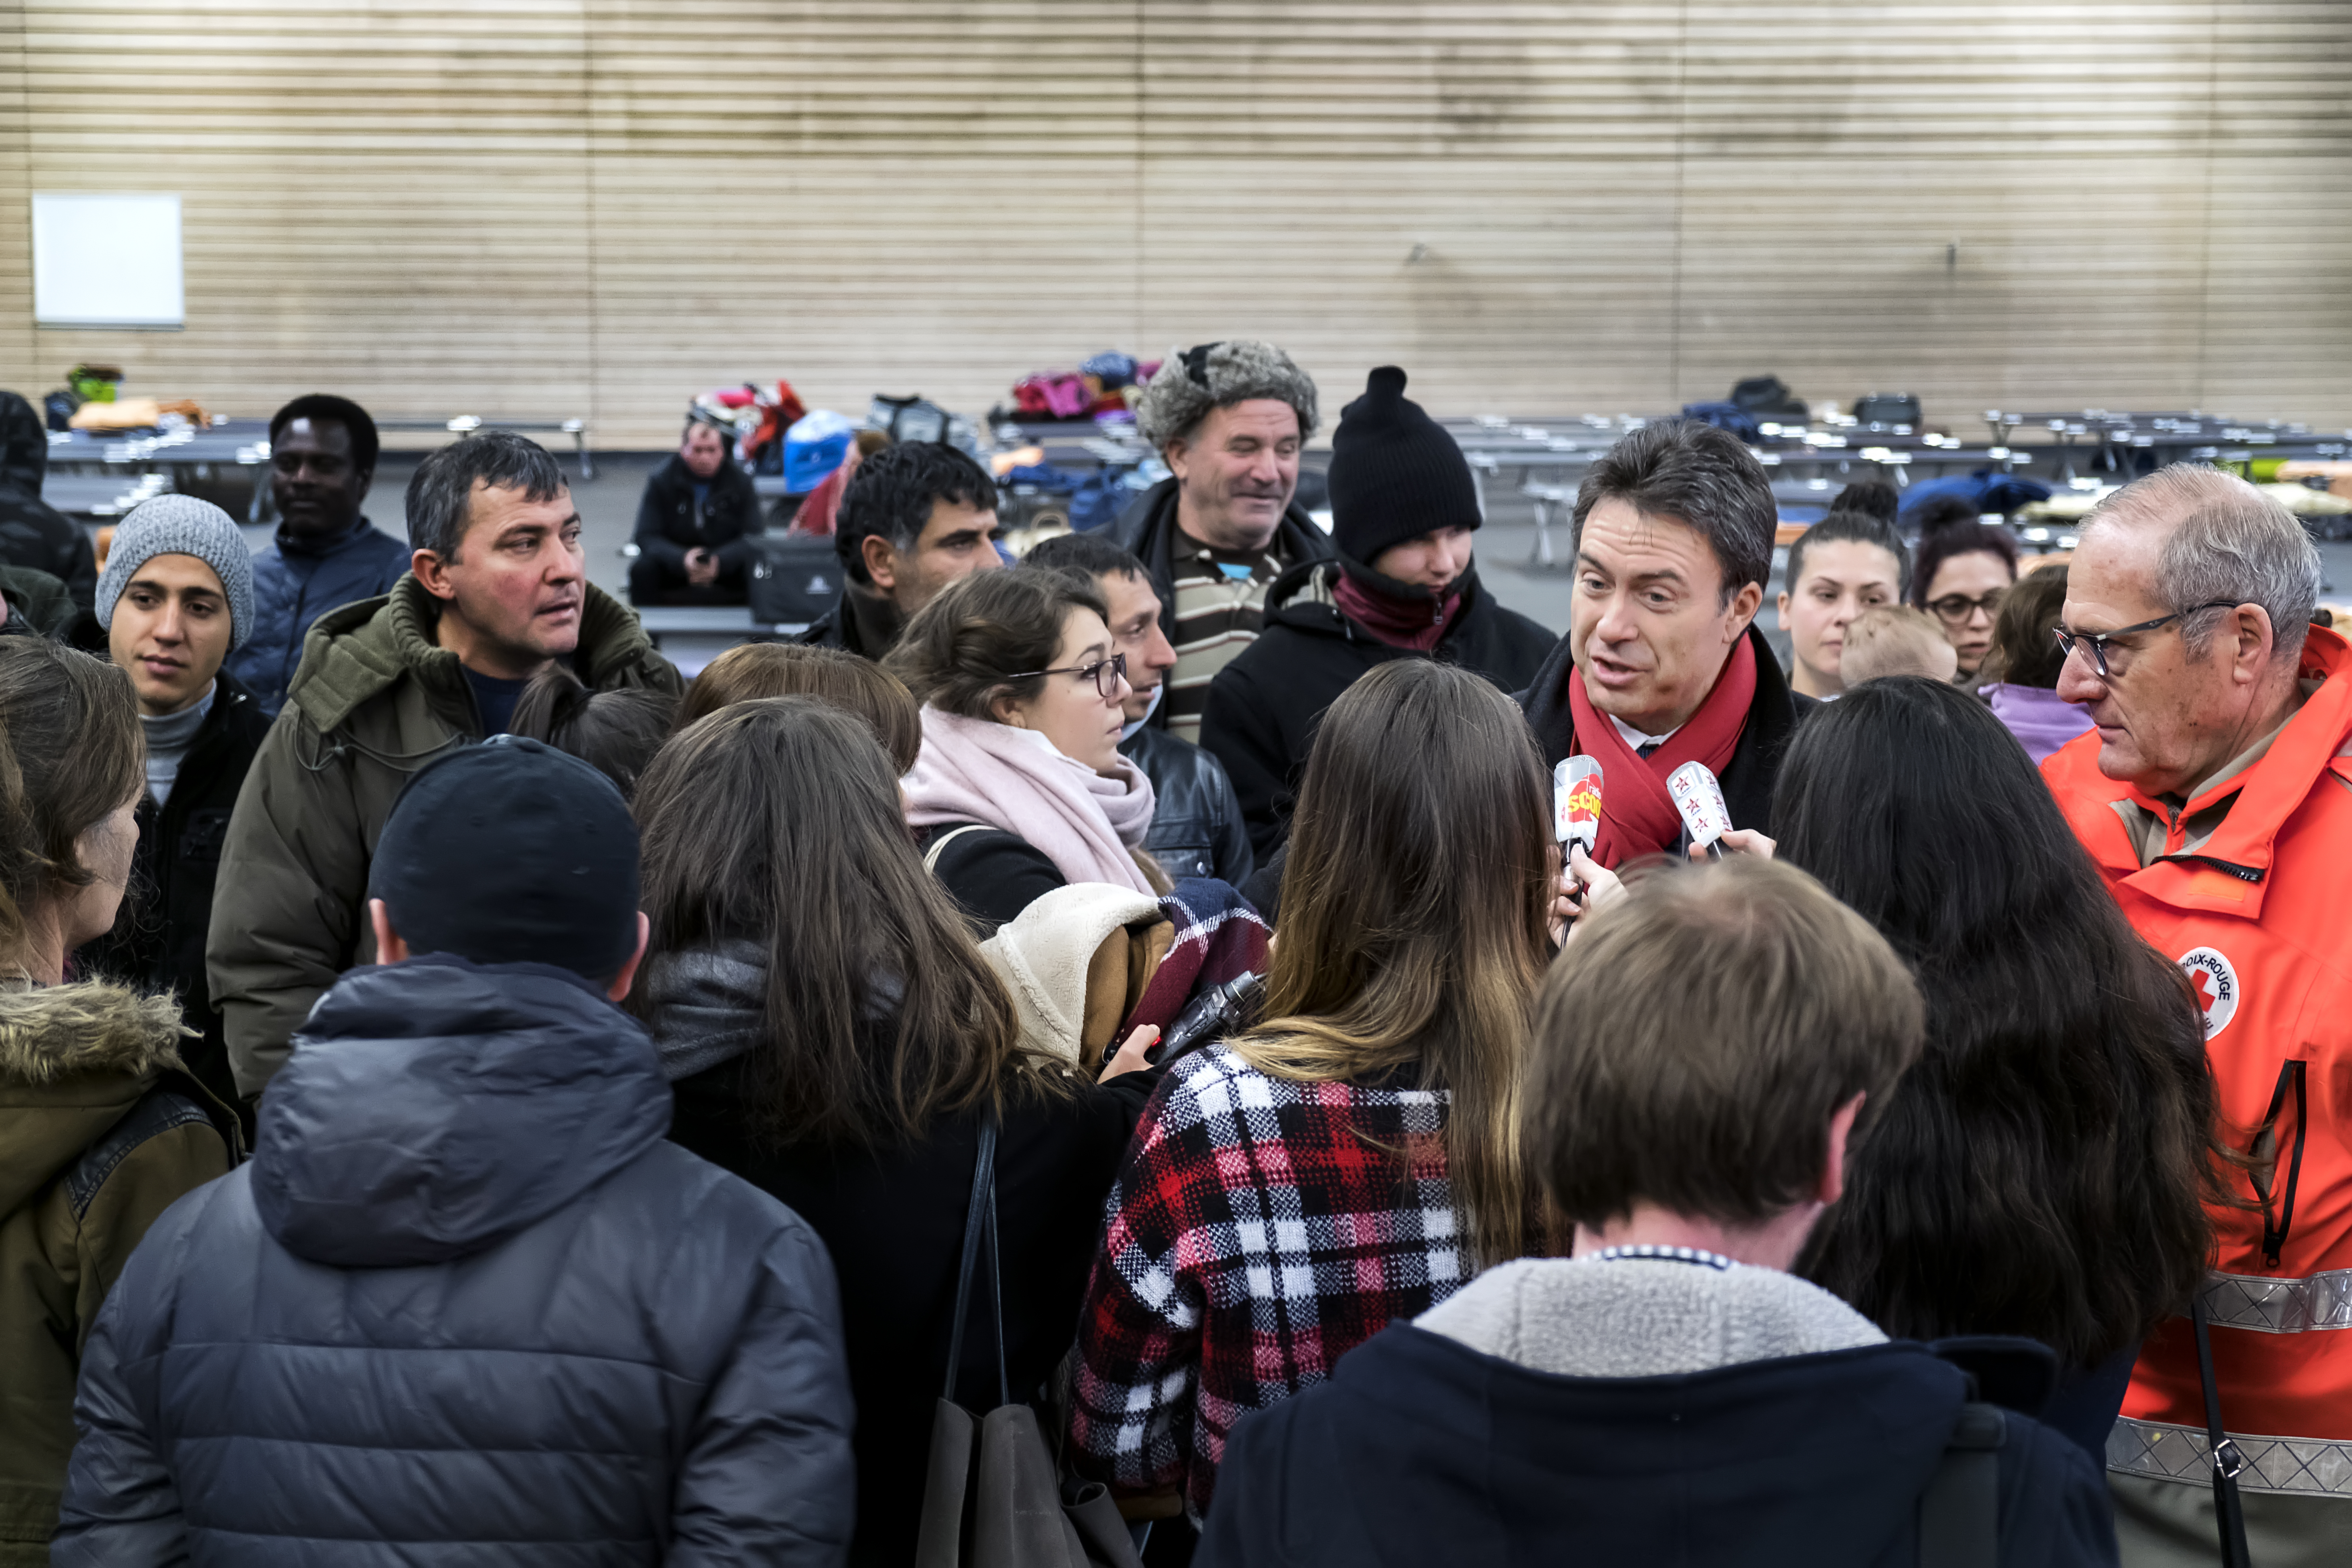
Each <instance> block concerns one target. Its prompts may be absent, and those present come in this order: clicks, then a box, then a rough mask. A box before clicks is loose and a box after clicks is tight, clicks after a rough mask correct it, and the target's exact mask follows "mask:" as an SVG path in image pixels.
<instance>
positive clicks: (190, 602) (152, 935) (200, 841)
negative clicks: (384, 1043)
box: [82, 495, 269, 1135]
mask: <svg viewBox="0 0 2352 1568" xmlns="http://www.w3.org/2000/svg"><path fill="white" fill-rule="evenodd" d="M97 610H98V624H99V625H100V626H103V627H105V628H106V639H107V650H108V653H109V655H110V657H111V658H112V659H113V661H114V663H115V665H116V666H117V667H118V668H121V669H123V670H125V671H126V672H128V673H129V675H130V677H131V689H132V690H133V691H134V692H135V693H136V694H137V696H138V699H139V723H140V727H141V728H142V730H143V731H146V739H147V793H146V795H144V796H142V798H141V800H140V802H139V848H138V851H137V858H136V860H135V862H134V869H133V871H132V873H131V880H132V886H134V887H138V888H142V889H147V902H146V907H145V908H143V909H142V910H140V911H139V912H138V913H137V915H136V916H135V917H134V918H133V919H132V920H131V921H129V922H126V923H124V924H121V925H118V926H117V928H116V929H115V930H114V931H111V932H110V933H109V934H108V935H107V936H106V937H105V938H104V939H103V940H102V941H100V942H96V943H93V944H92V945H91V946H89V947H88V948H85V949H84V950H83V952H82V963H84V965H85V966H87V967H88V968H89V969H90V970H91V971H92V972H93V973H100V974H108V975H111V976H113V977H115V978H117V979H120V980H122V981H125V982H127V983H129V984H132V985H134V986H137V987H138V988H139V989H141V990H142V991H175V992H177V993H179V995H180V1003H181V1008H182V1012H183V1014H184V1016H185V1017H186V1019H187V1023H188V1026H189V1027H190V1028H192V1029H195V1030H197V1031H199V1032H200V1033H201V1034H202V1035H203V1038H202V1039H201V1040H190V1041H188V1042H187V1043H186V1045H185V1046H184V1047H183V1054H184V1056H185V1058H186V1059H187V1064H188V1070H189V1071H190V1072H191V1073H193V1074H194V1075H195V1077H196V1078H197V1079H199V1080H200V1081H202V1083H203V1084H204V1086H205V1088H206V1089H210V1090H212V1091H213V1093H215V1094H216V1095H218V1096H219V1097H220V1098H221V1099H222V1100H225V1101H226V1102H227V1103H229V1104H231V1105H239V1104H241V1103H242V1102H241V1101H240V1100H238V1098H237V1092H236V1079H235V1078H234V1077H233V1076H231V1074H230V1072H229V1067H228V1047H227V1046H226V1044H225V1043H224V1040H223V1037H222V1032H221V1016H220V1014H219V1013H217V1012H216V1011H215V1010H214V1008H213V1005H212V994H211V991H210V989H209V987H208V986H207V985H206V984H205V931H207V930H208V929H209V928H210V926H211V925H212V918H213V885H214V881H215V878H216V877H217V876H218V874H219V871H220V864H221V846H222V844H223V843H225V842H226V840H227V837H228V820H229V814H230V813H231V812H232V811H233V810H234V809H235V808H236V795H237V791H238V790H239V789H241V788H243V787H244V785H245V775H246V773H247V770H248V769H249V768H251V767H252V766H253V759H254V756H255V754H256V753H257V752H259V751H260V750H261V741H262V737H263V736H265V735H267V734H268V733H269V716H268V714H267V713H265V712H263V711H262V708H261V702H260V700H259V699H258V698H257V697H256V696H255V695H254V693H253V692H252V691H251V690H250V689H247V687H246V686H245V685H244V684H243V683H242V682H240V681H239V680H238V679H236V677H235V676H234V675H231V674H230V673H229V672H228V671H227V670H226V668H223V664H224V661H226V659H227V658H228V656H229V654H230V653H231V652H232V651H234V650H235V649H236V648H238V647H242V646H244V643H245V640H246V638H247V637H249V636H251V635H252V630H253V624H254V610H253V557H252V554H251V552H249V551H248V550H247V548H246V542H245V535H244V533H243V531H240V530H239V529H238V527H237V526H236V521H234V520H232V519H231V518H230V516H229V515H228V513H226V512H225V511H223V510H221V509H220V508H218V507H216V506H215V505H213V504H212V502H210V501H206V500H197V499H196V498H195V497H194V496H182V495H167V496H158V497H156V498H155V499H154V500H151V501H147V502H145V503H144V504H142V505H141V506H140V507H139V508H138V509H137V510H133V511H132V512H131V515H130V516H129V517H127V518H125V519H124V520H123V522H122V525H121V528H119V529H117V530H116V531H115V535H114V548H113V549H112V550H111V551H110V552H109V553H108V555H107V558H106V571H105V574H103V575H101V576H100V578H99V580H98V604H97ZM247 1114H249V1113H247ZM246 1131H247V1134H248V1135H250V1133H251V1131H252V1127H251V1125H250V1123H249V1122H248V1124H247V1128H246Z"/></svg>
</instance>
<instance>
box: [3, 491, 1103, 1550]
mask: <svg viewBox="0 0 2352 1568" xmlns="http://www.w3.org/2000/svg"><path fill="white" fill-rule="evenodd" d="M151 504H152V503H151ZM138 712H139V710H138V706H137V704H136V702H135V701H134V700H133V698H132V696H131V683H130V682H129V681H128V680H126V679H123V675H122V672H121V670H119V669H110V668H107V666H105V665H104V664H101V663H100V662H99V661H98V660H97V659H94V658H90V657H89V655H87V654H82V653H77V652H75V651H74V650H73V649H71V648H65V647H58V646H57V645H56V644H54V643H50V642H47V641H45V640H43V639H41V638H37V637H0V768H5V780H6V785H5V795H0V974H5V976H6V978H5V980H0V1563H8V1564H10V1565H11V1568H32V1565H34V1564H45V1563H47V1562H48V1561H49V1558H48V1541H49V1535H50V1532H51V1531H54V1530H55V1529H56V1528H57V1523H58V1493H59V1492H60V1490H61V1489H63V1487H64V1485H65V1479H66V1459H67V1456H68V1455H69V1454H70V1453H72V1451H73V1446H74V1421H73V1400H74V1380H75V1378H76V1376H77V1375H78V1374H79V1370H80V1367H81V1365H82V1363H83V1357H84V1347H85V1344H86V1342H87V1341H88V1340H89V1335H90V1331H91V1330H92V1329H93V1328H94V1327H96V1325H97V1322H98V1320H99V1314H100V1307H101V1306H102V1304H103V1303H104V1302H105V1301H106V1300H107V1297H108V1293H109V1291H110V1290H111V1289H112V1288H113V1286H114V1282H115V1278H116V1276H117V1275H119V1274H120V1273H121V1271H122V1268H123V1267H124V1265H125V1264H126V1263H128V1262H129V1261H130V1258H131V1249H132V1248H133V1247H137V1246H138V1245H139V1238H140V1237H142V1236H144V1235H145V1234H146V1232H147V1227H148V1226H151V1225H152V1224H154V1223H155V1219H156V1216H157V1215H161V1214H163V1211H164V1210H165V1209H167V1208H169V1207H170V1206H171V1205H173V1204H174V1203H176V1202H177V1201H179V1199H180V1198H181V1196H182V1195H184V1194H186V1193H189V1192H191V1191H193V1190H194V1189H195V1188H197V1187H200V1186H202V1185H204V1184H205V1183H206V1182H209V1181H212V1180H213V1179H214V1178H215V1177H217V1176H221V1175H225V1174H226V1173H228V1172H229V1171H230V1170H231V1169H232V1168H233V1167H234V1166H235V1165H236V1159H237V1153H238V1151H239V1148H240V1144H241V1140H240V1139H239V1138H238V1135H237V1126H236V1118H235V1117H234V1116H232V1115H231V1114H230V1113H229V1110H228V1109H227V1107H226V1106H224V1105H219V1104H216V1103H215V1102H214V1097H212V1096H210V1095H207V1094H206V1093H205V1090H204V1089H203V1087H202V1086H201V1085H200V1084H198V1083H197V1082H196V1081H195V1080H194V1079H192V1078H191V1077H190V1076H189V1075H188V1074H187V1073H186V1072H185V1071H184V1070H183V1062H182V1058H181V1057H180V1010H179V1008H178V1007H177V1006H176V1005H173V1001H172V998H171V997H169V996H158V995H152V994H142V992H141V991H139V990H136V989H131V988H126V987H124V986H122V985H120V984H115V983H113V982H112V981H108V980H99V979H92V978H89V976H88V975H86V974H78V975H76V976H75V977H73V978H71V979H68V974H67V966H68V963H70V962H72V959H73V955H74V952H75V950H76V949H77V948H81V947H82V946H83V944H84V943H86V942H89V941H91V940H92V939H93V938H95V937H97V936H98V935H100V933H101V932H103V931H105V930H106V929H107V928H108V927H109V926H110V925H112V924H113V923H114V920H115V914H116V910H118V908H119V907H120V905H121V901H122V895H123V885H124V883H125V881H126V880H127V879H129V877H130V874H131V853H132V842H133V838H134V835H135V830H134V828H133V827H132V826H131V809H132V807H133V805H135V804H136V803H137V802H138V801H139V800H140V799H141V798H142V796H143V795H145V794H146V780H145V779H144V778H143V777H142V776H141V773H140V767H139V719H138ZM84 951H87V950H86V949H85V950H84ZM1106 1185H1108V1181H1106ZM1097 1211H1099V1205H1097ZM1075 1315H1076V1314H1075V1311H1074V1312H1073V1321H1075ZM116 1561H131V1562H137V1561H141V1559H138V1558H131V1559H116ZM145 1561H157V1559H152V1558H151V1559H146V1560H145Z"/></svg>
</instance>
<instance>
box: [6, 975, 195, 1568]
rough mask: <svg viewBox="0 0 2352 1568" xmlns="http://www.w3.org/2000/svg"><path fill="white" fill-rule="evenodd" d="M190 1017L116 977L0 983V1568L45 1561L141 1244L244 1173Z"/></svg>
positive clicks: (167, 1000) (166, 998)
mask: <svg viewBox="0 0 2352 1568" xmlns="http://www.w3.org/2000/svg"><path fill="white" fill-rule="evenodd" d="M180 1036H181V1029H180V1009H179V1006H178V1005H177V1004H176V1003H174V1002H173V1000H172V998H171V997H169V996H142V995H140V994H138V993H136V992H133V991H130V990H127V989H125V988H124V987H122V986H120V985H116V984H111V983H110V982H103V981H91V982H86V983H83V984H75V985H50V986H42V987H33V986H27V985H25V984H21V983H18V984H14V985H10V986H7V987H5V988H0V1568H21V1565H25V1564H32V1563H47V1562H48V1560H49V1534H50V1532H51V1531H54V1530H55V1529H56V1528H57V1523H58V1493H59V1492H60V1491H61V1490H62V1489H64V1486H65V1479H66V1460H67V1458H68V1456H69V1455H71V1454H72V1452H73V1446H74V1424H73V1397H74V1378H75V1375H76V1374H77V1373H79V1370H80V1352H81V1347H82V1342H84V1341H85V1340H87V1339H88V1338H89V1331H90V1326H91V1324H93V1323H94V1322H96V1321H97V1320H98V1310H99V1307H100V1305H101V1304H102V1303H103V1302H104V1301H105V1300H106V1292H107V1290H108V1289H110V1287H111V1286H112V1285H113V1284H114V1279H115V1276H117V1275H118V1274H120V1273H121V1272H122V1266H123V1264H124V1263H125V1262H127V1261H128V1260H129V1259H130V1257H131V1248H132V1247H136V1246H138V1245H139V1238H140V1237H142V1236H144V1235H146V1234H147V1227H148V1226H151V1225H152V1224H153V1223H154V1222H155V1219H156V1217H157V1216H158V1215H161V1214H162V1213H163V1211H164V1210H165V1209H166V1208H168V1207H170V1206H171V1205H173V1203H174V1202H176V1201H177V1200H178V1199H179V1198H180V1196H181V1195H182V1194H185V1193H187V1192H190V1191H192V1190H193V1189H194V1188H196V1187H199V1186H202V1185H203V1184H205V1183H206V1182H209V1181H211V1180H212V1179H213V1178H214V1177H215V1176H220V1175H226V1173H228V1171H229V1168H230V1167H231V1166H232V1165H233V1164H235V1163H236V1158H237V1155H238V1152H239V1151H238V1148H237V1124H236V1117H235V1116H234V1115H232V1114H231V1113H230V1111H229V1110H228V1108H227V1107H226V1106H224V1105H222V1104H221V1103H220V1102H219V1101H218V1100H215V1099H213V1098H212V1096H210V1095H209V1094H207V1093H205V1089H204V1088H203V1086H202V1085H200V1084H198V1083H197V1082H196V1080H195V1079H193V1078H190V1077H189V1076H188V1075H187V1073H186V1072H185V1071H184V1070H183V1068H181V1064H180V1058H179V1054H178V1046H179V1040H180Z"/></svg>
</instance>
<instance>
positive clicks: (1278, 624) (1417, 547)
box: [1201, 365, 1552, 859]
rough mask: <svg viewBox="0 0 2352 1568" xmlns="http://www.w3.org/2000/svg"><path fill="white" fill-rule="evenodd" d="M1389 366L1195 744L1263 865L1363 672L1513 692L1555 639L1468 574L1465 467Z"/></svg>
mask: <svg viewBox="0 0 2352 1568" xmlns="http://www.w3.org/2000/svg"><path fill="white" fill-rule="evenodd" d="M1404 388H1405V374H1404V372H1403V371H1402V370H1400V369H1398V368H1397V367H1396V366H1394V365H1383V366H1381V368H1380V369H1378V370H1375V371H1373V372H1372V373H1371V375H1370V378H1369V379H1368V381H1367V383H1366V385H1365V387H1364V395H1363V396H1361V397H1360V398H1358V399H1357V400H1356V401H1355V402H1353V403H1350V404H1349V405H1348V406H1347V407H1346V408H1344V409H1342V410H1341V411H1340V414H1339V428H1338V429H1337V430H1335V431H1333V432H1332V434H1331V517H1332V531H1331V532H1332V540H1333V542H1334V543H1336V544H1337V545H1338V546H1339V553H1338V555H1337V556H1336V557H1334V558H1333V559H1331V560H1328V561H1309V562H1305V563H1301V564H1299V565H1297V566H1294V567H1292V568H1291V569H1290V570H1289V571H1288V572H1286V573H1284V574H1283V575H1282V576H1281V577H1280V578H1279V579H1277V580H1276V582H1275V584H1274V585H1273V586H1272V587H1270V588H1268V589H1267V590H1266V595H1265V624H1264V628H1263V629H1262V630H1261V631H1260V632H1259V634H1258V637H1257V640H1256V641H1255V642H1253V643H1251V644H1250V645H1249V647H1246V648H1244V649H1243V650H1242V652H1241V654H1240V655H1239V656H1238V657H1237V658H1234V661H1233V662H1232V663H1230V664H1228V665H1226V666H1225V667H1224V668H1223V669H1222V670H1220V671H1218V672H1217V677H1216V679H1214V680H1213V681H1211V682H1210V683H1209V699H1208V705H1207V707H1206V708H1205V709H1203V710H1202V715H1201V744H1202V747H1204V748H1205V749H1206V750H1208V751H1209V752H1212V753H1213V754H1214V755H1215V757H1216V759H1217V760H1218V761H1219V762H1221V763H1223V764H1224V765H1225V773H1226V774H1227V775H1228V776H1229V777H1230V778H1232V780H1233V781H1234V793H1235V795H1238V796H1239V797H1240V799H1241V803H1242V815H1243V816H1245V817H1247V818H1248V820H1249V834H1250V844H1251V847H1253V848H1254V849H1255V851H1256V853H1257V856H1258V858H1260V859H1265V858H1270V857H1271V856H1272V855H1273V854H1274V851H1275V849H1276V847H1277V846H1278V845H1280V844H1281V843H1282V841H1283V840H1284V839H1285V838H1286V837H1288V835H1289V831H1290V807H1291V803H1292V801H1293V800H1294V799H1295V798H1296V796H1297V790H1298V783H1299V778H1300V775H1301V774H1302V773H1305V772H1306V769H1307V750H1308V748H1309V747H1310V746H1312V745H1313V744H1314V742H1315V727H1316V725H1317V724H1318V723H1320V722H1321V721H1322V719H1323V711H1324V710H1325V709H1327V708H1328V707H1330V706H1331V704H1332V703H1333V702H1335V701H1337V700H1339V694H1340V693H1341V692H1343V691H1345V690H1347V689H1348V688H1349V686H1351V685H1353V684H1354V683H1355V681H1356V680H1357V679H1358V678H1359V677H1360V676H1362V675H1363V674H1365V673H1366V672H1367V671H1369V670H1370V669H1371V668H1372V667H1373V666H1375V665H1380V664H1386V663H1387V662H1389V661H1390V660H1391V659H1399V658H1434V659H1438V660H1440V661H1442V662H1444V663H1446V664H1457V665H1460V666H1461V667H1462V668H1465V669H1467V670H1471V671H1474V672H1475V673H1476V674H1479V675H1483V676H1485V677H1486V679H1489V680H1491V681H1493V682H1494V683H1495V684H1496V686H1499V687H1501V688H1502V689H1504V690H1505V691H1517V690H1519V689H1521V688H1523V687H1525V686H1526V685H1527V683H1528V680H1529V679H1531V678H1532V677H1533V676H1534V675H1535V673H1536V671H1537V670H1538V668H1541V667H1542V665H1543V662H1544V656H1545V655H1547V654H1549V652H1550V651H1551V647H1552V634H1551V633H1550V632H1549V631H1548V630H1546V629H1545V628H1544V627H1543V626H1538V625H1537V624H1536V623H1535V622H1534V621H1532V620H1530V619H1528V617H1527V616H1523V615H1521V614H1519V613H1518V612H1517V610H1513V609H1509V608H1507V607H1506V606H1504V605H1498V604H1496V603H1495V602H1494V599H1493V597H1492V596H1491V595H1488V594H1487V593H1486V589H1485V588H1484V587H1483V586H1481V585H1480V584H1479V582H1478V574H1477V572H1476V570H1475V568H1473V567H1472V565H1471V564H1470V542H1471V536H1472V535H1473V534H1475V532H1476V531H1477V529H1478V526H1479V524H1480V523H1481V522H1482V521H1485V520H1484V519H1483V518H1482V517H1481V516H1480V514H1479V510H1478V489H1477V485H1476V483H1475V481H1474V480H1473V479H1472V478H1471V474H1470V463H1469V460H1468V459H1467V458H1464V457H1463V455H1462V448H1461V447H1460V445H1459V444H1457V443H1456V442H1455V441H1454V437H1452V436H1450V435H1448V434H1447V433H1446V432H1445V429H1444V426H1441V425H1439V424H1438V423H1437V421H1435V420H1434V419H1432V418H1431V417H1430V416H1428V415H1427V414H1425V413H1423V411H1422V408H1421V405H1419V404H1417V403H1415V402H1413V401H1412V399H1411V398H1409V397H1407V396H1405V395H1404Z"/></svg>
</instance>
